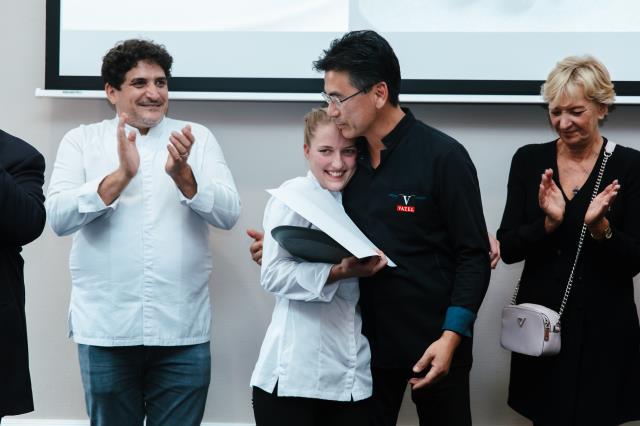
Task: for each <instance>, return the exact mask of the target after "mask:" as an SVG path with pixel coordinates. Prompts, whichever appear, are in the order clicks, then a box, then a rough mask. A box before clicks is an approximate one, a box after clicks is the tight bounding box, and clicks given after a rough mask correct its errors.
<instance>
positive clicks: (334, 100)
mask: <svg viewBox="0 0 640 426" xmlns="http://www.w3.org/2000/svg"><path fill="white" fill-rule="evenodd" d="M367 90H369V87H366V88H364V89H360V90H358V91H357V92H356V93H354V94H353V95H349V96H347V97H346V98H342V99H340V98H338V97H337V96H332V95H327V94H326V93H325V92H320V95H321V96H322V100H323V101H325V102H326V103H327V105H331V104H333V105H334V106H335V107H336V108H342V104H343V103H345V102H346V101H348V100H349V99H351V98H353V97H354V96H357V95H359V94H360V93H365V92H366V91H367Z"/></svg>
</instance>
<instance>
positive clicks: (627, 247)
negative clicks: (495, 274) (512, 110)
mask: <svg viewBox="0 0 640 426" xmlns="http://www.w3.org/2000/svg"><path fill="white" fill-rule="evenodd" d="M605 143H606V141H605ZM603 147H604V144H603ZM603 152H604V148H603V150H602V151H601V152H600V157H599V158H598V161H597V163H596V165H595V167H594V169H593V171H592V172H591V174H590V176H589V178H588V179H587V182H586V183H585V185H583V187H582V188H581V189H580V191H579V192H578V193H577V194H576V195H575V197H574V198H573V199H572V200H571V201H569V200H568V199H566V196H565V201H566V203H567V204H566V207H565V217H564V220H563V222H562V224H561V225H560V226H559V227H558V228H557V229H556V230H555V231H554V232H553V233H551V234H549V235H547V234H546V233H545V230H544V216H545V215H544V213H543V211H542V210H541V209H540V207H539V205H538V188H539V185H540V177H541V174H542V172H543V171H544V170H545V169H547V168H552V169H553V171H554V179H555V182H556V184H557V185H558V187H560V183H559V182H558V179H557V176H558V167H557V161H556V142H555V141H553V142H549V143H545V144H538V145H527V146H525V147H523V148H520V149H519V150H518V151H517V152H516V154H515V155H514V156H513V162H512V163H511V171H510V174H509V185H508V192H507V203H506V207H505V211H504V216H503V218H502V223H501V225H500V229H499V230H498V239H499V240H500V243H501V250H502V259H503V260H504V261H505V262H506V263H513V262H519V261H522V260H524V261H525V264H524V270H523V271H522V279H521V286H520V291H519V293H518V300H517V302H518V303H524V302H532V303H539V304H542V305H545V306H547V307H549V308H551V309H554V310H556V311H557V310H559V308H560V304H561V301H562V296H563V294H564V290H565V288H566V285H567V280H568V277H569V272H570V268H571V266H572V265H573V260H574V257H575V254H576V250H577V243H578V239H579V236H580V229H581V227H582V223H583V221H584V215H585V213H586V211H587V207H588V204H589V202H590V199H591V194H592V192H593V188H594V185H595V181H596V178H597V174H598V172H599V170H600V164H601V161H602V158H603ZM614 179H618V180H619V182H620V185H621V189H620V191H619V193H618V197H617V199H616V200H615V202H614V204H613V206H612V207H611V209H610V211H609V212H608V213H607V218H608V220H609V221H610V223H611V228H612V230H613V234H612V237H611V239H609V240H605V241H602V242H597V241H595V240H594V239H592V238H591V237H590V236H589V234H588V232H587V235H586V237H585V242H584V245H583V249H582V253H581V255H580V262H579V265H578V267H577V269H576V274H575V275H576V277H575V280H574V284H573V287H572V290H571V294H570V296H569V301H568V304H567V307H566V308H565V312H564V315H563V317H562V320H561V321H562V349H561V351H560V354H559V355H557V356H552V357H546V358H536V357H529V356H526V355H519V354H513V355H512V359H511V381H510V386H509V405H511V407H513V408H514V409H515V410H516V411H518V412H519V413H521V414H523V415H524V416H526V417H528V418H530V419H532V420H534V422H541V423H548V424H562V425H571V424H575V425H592V424H593V425H609V424H619V423H623V422H625V421H629V420H632V419H640V400H639V399H638V390H637V386H638V383H640V327H639V326H638V315H637V312H636V308H635V304H634V296H633V282H632V278H633V276H634V275H636V274H637V273H638V272H639V271H640V220H639V218H640V153H639V152H638V151H635V150H633V149H630V148H625V147H622V146H617V147H616V149H615V151H614V153H613V155H612V156H611V158H610V159H609V160H608V163H607V166H606V170H605V173H604V176H603V179H602V183H601V185H600V192H601V191H602V190H603V189H604V188H605V187H606V185H608V184H610V183H611V182H612V181H613V180H614Z"/></svg>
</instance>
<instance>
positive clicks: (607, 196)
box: [584, 179, 620, 228]
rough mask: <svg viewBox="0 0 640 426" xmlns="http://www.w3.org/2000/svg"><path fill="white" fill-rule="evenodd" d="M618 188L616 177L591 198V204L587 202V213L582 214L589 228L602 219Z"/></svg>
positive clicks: (614, 198) (616, 194)
mask: <svg viewBox="0 0 640 426" xmlns="http://www.w3.org/2000/svg"><path fill="white" fill-rule="evenodd" d="M619 190H620V184H619V183H618V179H616V180H614V181H613V182H611V183H610V184H609V185H607V187H606V188H605V189H603V190H602V192H601V193H599V194H598V195H597V196H596V198H594V199H593V201H592V202H591V204H589V208H588V209H587V213H586V214H585V215H584V223H585V224H586V225H587V226H588V227H589V228H591V227H594V226H597V225H598V223H599V222H600V221H601V220H603V219H604V216H605V214H606V213H607V211H608V210H609V207H611V205H612V204H613V202H614V201H615V200H616V197H617V196H618V191H619Z"/></svg>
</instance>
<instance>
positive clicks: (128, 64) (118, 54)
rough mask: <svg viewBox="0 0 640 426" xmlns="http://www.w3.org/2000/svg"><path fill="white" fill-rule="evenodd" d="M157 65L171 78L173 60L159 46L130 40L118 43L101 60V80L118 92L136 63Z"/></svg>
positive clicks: (145, 41)
mask: <svg viewBox="0 0 640 426" xmlns="http://www.w3.org/2000/svg"><path fill="white" fill-rule="evenodd" d="M140 61H147V62H151V63H154V64H158V65H159V66H160V67H161V68H162V69H163V70H164V73H165V75H166V76H167V78H168V77H171V65H172V64H173V58H172V57H171V55H170V54H169V52H167V49H165V47H164V46H163V45H161V44H156V43H154V42H152V41H149V40H140V39H130V40H125V41H122V42H119V43H118V44H116V45H115V47H113V48H111V49H110V50H109V51H108V52H107V54H106V55H104V57H103V58H102V71H101V74H102V80H103V81H104V83H105V84H106V83H109V84H110V85H111V86H113V87H115V88H116V89H118V90H120V87H121V86H122V83H124V76H125V74H126V73H127V72H129V70H131V69H132V68H135V67H136V65H137V64H138V62H140Z"/></svg>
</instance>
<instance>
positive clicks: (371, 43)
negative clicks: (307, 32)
mask: <svg viewBox="0 0 640 426" xmlns="http://www.w3.org/2000/svg"><path fill="white" fill-rule="evenodd" d="M313 68H314V69H315V70H316V71H325V72H326V71H346V72H348V73H349V78H350V81H351V84H352V85H353V86H354V87H356V88H357V89H358V90H363V91H365V92H366V91H368V90H369V89H370V88H371V86H373V85H374V84H376V83H379V82H381V81H384V82H385V83H387V87H388V90H389V103H390V104H391V105H393V106H397V105H398V95H399V94H400V80H401V78H400V63H399V62H398V58H397V57H396V54H395V53H394V52H393V49H392V48H391V46H390V45H389V43H388V42H387V40H385V39H384V38H383V37H382V36H381V35H380V34H378V33H376V32H375V31H371V30H361V31H351V32H348V33H346V34H345V35H343V36H342V37H341V38H337V39H335V40H333V41H332V42H331V45H330V46H329V49H327V50H325V51H324V52H323V55H322V56H321V57H320V58H318V60H317V61H315V62H314V63H313Z"/></svg>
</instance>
